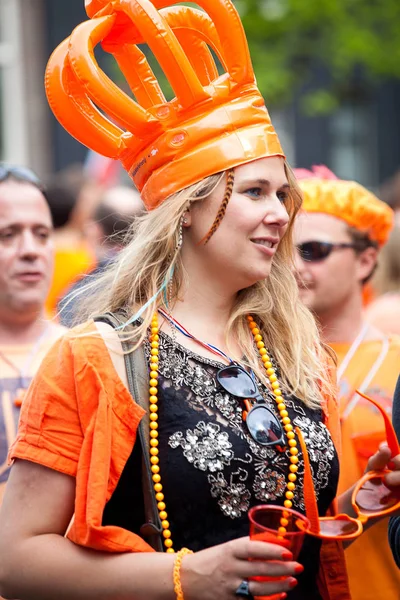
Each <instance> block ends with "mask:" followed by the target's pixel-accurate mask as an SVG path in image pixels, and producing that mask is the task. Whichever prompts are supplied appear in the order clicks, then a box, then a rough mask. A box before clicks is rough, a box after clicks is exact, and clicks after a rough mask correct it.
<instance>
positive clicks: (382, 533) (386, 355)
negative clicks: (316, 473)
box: [331, 336, 400, 600]
mask: <svg viewBox="0 0 400 600" xmlns="http://www.w3.org/2000/svg"><path fill="white" fill-rule="evenodd" d="M331 347H332V348H333V349H334V350H335V352H336V354H337V357H338V365H339V366H340V364H341V363H342V361H343V360H344V357H345V356H346V353H347V351H348V350H349V347H350V345H349V344H339V343H337V344H331ZM377 361H382V363H381V365H380V367H379V368H378V370H377V371H376V373H375V375H374V376H373V378H372V380H371V381H370V383H369V384H367V385H366V386H364V387H363V389H361V391H363V392H364V393H365V394H367V395H368V396H371V397H372V398H373V399H375V400H377V401H378V402H379V403H380V404H381V405H382V406H383V407H384V408H385V410H386V411H387V412H388V414H391V412H392V399H393V392H394V388H395V386H396V382H397V378H398V376H399V373H400V338H399V337H397V336H391V337H389V338H385V339H383V340H371V341H365V342H363V343H361V344H360V346H359V347H358V350H357V351H356V353H355V355H354V356H353V358H352V360H351V361H350V363H349V365H348V367H347V369H346V371H345V372H344V373H343V375H342V377H341V381H340V384H339V390H340V391H339V394H340V404H341V429H342V463H341V469H340V480H339V494H340V493H342V492H343V491H344V490H346V489H348V488H350V487H351V486H352V485H353V484H354V483H355V482H356V481H357V480H358V479H359V478H360V477H361V476H362V475H363V473H364V470H365V467H366V464H367V461H368V458H369V457H370V456H372V455H373V454H374V453H375V452H376V450H377V449H378V446H379V443H380V442H382V441H384V440H385V428H384V423H383V419H382V416H381V415H380V414H379V412H378V411H377V410H376V409H375V407H374V406H372V405H371V404H370V403H369V402H367V401H366V400H364V399H363V398H361V397H360V396H356V397H355V398H354V393H355V390H356V389H357V388H360V386H361V385H362V383H363V382H364V380H365V378H366V377H367V376H368V375H369V374H370V373H371V372H372V369H373V368H374V365H376V364H377ZM353 398H354V400H353ZM346 409H347V410H346ZM387 524H388V519H384V520H382V521H380V522H379V523H378V524H376V525H374V526H373V527H372V528H371V529H369V530H368V531H367V532H365V533H364V534H363V535H362V537H361V538H360V539H359V540H356V541H355V542H353V544H352V545H351V546H350V547H349V548H347V549H346V552H345V556H346V563H347V569H348V576H349V582H350V591H351V594H352V599H353V600H377V599H378V598H385V600H399V598H400V571H399V569H398V568H397V566H396V564H395V562H394V560H393V557H392V553H391V551H390V548H389V543H388V538H387Z"/></svg>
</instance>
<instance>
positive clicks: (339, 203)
mask: <svg viewBox="0 0 400 600" xmlns="http://www.w3.org/2000/svg"><path fill="white" fill-rule="evenodd" d="M294 173H295V175H296V178H297V180H298V182H299V185H300V187H301V189H302V191H303V209H304V210H305V211H307V212H319V213H326V214H328V215H332V216H334V217H337V218H338V219H342V220H343V221H346V223H348V225H350V226H351V227H355V228H356V229H358V230H360V231H362V232H364V233H367V234H368V235H369V237H370V239H371V240H373V241H374V242H376V243H377V244H378V245H379V246H382V245H383V244H385V243H386V241H387V239H388V237H389V233H390V231H391V229H392V227H393V223H394V213H393V211H392V209H391V208H390V207H389V206H388V205H387V204H386V203H385V202H382V200H379V199H378V198H377V197H376V196H374V194H372V193H371V192H369V191H368V190H367V189H365V188H364V187H363V186H362V185H360V184H359V183H356V182H355V181H344V180H341V179H338V178H337V177H336V175H334V173H332V171H330V170H329V169H328V168H327V167H325V166H324V165H319V166H314V167H312V171H308V170H306V169H294Z"/></svg>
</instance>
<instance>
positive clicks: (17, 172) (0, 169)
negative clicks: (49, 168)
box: [0, 164, 42, 189]
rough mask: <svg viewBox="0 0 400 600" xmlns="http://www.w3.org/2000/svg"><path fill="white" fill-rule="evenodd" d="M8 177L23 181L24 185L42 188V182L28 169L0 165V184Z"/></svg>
mask: <svg viewBox="0 0 400 600" xmlns="http://www.w3.org/2000/svg"><path fill="white" fill-rule="evenodd" d="M9 177H13V178H14V179H17V180H18V181H24V182H26V183H32V184H33V185H35V186H36V187H38V188H40V189H41V188H42V182H41V181H40V179H39V177H38V176H37V175H35V173H34V172H33V171H31V170H30V169H26V168H25V167H17V166H13V165H4V164H0V183H1V182H2V181H5V180H6V179H8V178H9Z"/></svg>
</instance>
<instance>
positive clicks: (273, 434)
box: [217, 365, 285, 447]
mask: <svg viewBox="0 0 400 600" xmlns="http://www.w3.org/2000/svg"><path fill="white" fill-rule="evenodd" d="M217 381H218V383H219V384H220V385H221V386H222V387H223V388H224V390H225V391H227V392H228V393H229V394H231V395H232V396H236V397H237V398H241V399H243V400H255V404H254V406H253V407H252V408H250V410H249V411H248V412H247V416H246V425H247V429H248V430H249V433H250V435H251V437H252V438H253V440H254V441H255V442H257V443H258V444H261V445H262V446H283V447H284V446H285V434H284V431H283V428H282V425H281V423H280V421H279V419H278V417H277V416H276V415H274V413H273V412H272V411H271V410H270V409H269V408H268V406H267V405H266V404H265V400H264V398H263V397H262V396H261V394H260V392H259V391H258V389H257V386H256V383H255V381H254V380H253V378H252V377H251V375H250V374H249V373H248V372H247V371H246V370H245V369H243V367H241V366H239V365H229V366H228V367H224V368H223V369H220V370H219V371H218V373H217ZM245 404H246V403H245Z"/></svg>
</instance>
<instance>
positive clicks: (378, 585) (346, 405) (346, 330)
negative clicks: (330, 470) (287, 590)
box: [295, 166, 400, 600]
mask: <svg viewBox="0 0 400 600" xmlns="http://www.w3.org/2000/svg"><path fill="white" fill-rule="evenodd" d="M296 176H297V178H298V180H299V184H300V187H301V188H302V191H303V195H304V202H303V209H304V210H303V212H302V213H301V214H300V215H299V216H298V219H297V223H296V230H295V241H296V245H297V248H298V254H297V257H296V276H297V281H298V285H299V291H300V296H301V298H302V300H303V301H304V303H305V304H306V305H307V306H308V308H310V309H311V310H312V311H313V312H314V314H315V315H316V317H317V319H318V321H319V324H320V326H321V330H322V336H323V339H324V341H325V342H326V343H327V344H328V345H329V346H330V347H331V348H333V350H334V351H335V352H336V355H337V359H338V386H339V395H340V403H341V428H342V444H343V445H342V452H343V462H342V465H343V467H342V469H341V474H340V481H339V494H340V493H341V492H342V491H344V490H345V489H347V488H349V487H350V486H351V485H353V484H354V483H355V482H356V481H357V480H358V479H359V478H360V477H361V476H362V474H363V472H364V470H365V467H366V464H367V459H368V457H370V456H371V455H372V454H373V453H374V452H375V451H376V448H377V446H378V445H379V443H381V442H382V441H383V440H384V439H385V432H384V430H383V428H382V423H381V418H380V416H379V414H378V413H377V412H376V411H375V410H374V407H373V406H372V407H371V406H370V405H369V403H368V402H366V401H364V400H363V399H362V398H361V397H360V396H359V395H357V394H356V390H360V391H362V392H364V393H365V394H367V395H369V396H371V397H372V398H374V399H376V400H378V401H379V403H380V404H381V405H382V406H384V408H385V409H386V410H387V412H388V413H391V409H392V397H393V391H394V388H395V385H396V380H397V377H398V373H399V365H400V338H398V337H396V336H387V335H384V334H383V333H381V332H380V331H379V330H378V329H376V328H375V327H373V326H371V325H369V324H368V323H367V322H365V321H364V318H363V287H364V285H365V284H366V283H367V282H368V280H369V279H370V277H371V275H372V274H373V272H374V269H375V267H376V264H377V260H378V256H379V250H380V248H381V247H382V246H383V245H384V244H385V242H386V241H387V239H388V235H389V232H390V230H391V228H392V224H393V212H392V210H391V209H390V208H389V207H388V206H387V205H386V204H385V203H384V202H382V201H380V200H378V198H376V197H375V196H374V195H373V194H372V193H371V192H369V191H368V190H366V189H365V188H364V187H362V186H361V185H359V184H358V183H356V182H353V181H342V180H339V179H337V178H336V176H335V175H334V174H333V173H332V172H331V171H329V169H327V168H326V167H323V166H320V167H313V170H312V171H306V170H304V169H298V170H297V172H296ZM386 529H387V522H386V521H382V522H381V523H379V524H378V525H377V526H376V527H373V528H372V529H370V530H369V531H367V532H366V533H365V534H364V535H363V537H362V542H360V541H356V542H355V543H353V544H352V545H351V546H350V547H349V548H348V549H347V550H346V562H347V566H348V575H349V581H350V589H351V593H352V598H353V599H354V600H376V599H377V598H385V600H395V599H396V600H398V598H399V590H400V571H399V570H398V568H397V566H396V565H395V563H394V561H393V558H392V555H391V553H390V550H389V547H388V542H387V533H386ZM361 544H362V553H363V554H362V555H363V560H360V547H361ZM367 566H368V567H370V568H366V567H367Z"/></svg>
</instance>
